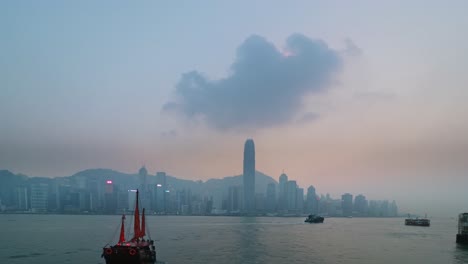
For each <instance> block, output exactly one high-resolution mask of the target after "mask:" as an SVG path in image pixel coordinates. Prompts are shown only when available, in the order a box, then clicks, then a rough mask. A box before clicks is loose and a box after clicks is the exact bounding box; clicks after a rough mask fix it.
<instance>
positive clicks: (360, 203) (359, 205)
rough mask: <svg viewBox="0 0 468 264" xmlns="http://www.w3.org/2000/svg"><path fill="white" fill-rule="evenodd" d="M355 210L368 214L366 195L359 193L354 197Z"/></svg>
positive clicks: (358, 212) (359, 213) (361, 213)
mask: <svg viewBox="0 0 468 264" xmlns="http://www.w3.org/2000/svg"><path fill="white" fill-rule="evenodd" d="M354 211H356V213H357V214H358V215H361V216H362V215H367V212H368V202H367V200H366V197H365V196H364V195H362V194H359V195H357V196H356V198H354Z"/></svg>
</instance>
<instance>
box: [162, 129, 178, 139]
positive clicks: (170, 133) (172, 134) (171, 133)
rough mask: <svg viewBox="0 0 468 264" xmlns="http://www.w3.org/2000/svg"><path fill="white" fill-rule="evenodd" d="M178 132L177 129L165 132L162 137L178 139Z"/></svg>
mask: <svg viewBox="0 0 468 264" xmlns="http://www.w3.org/2000/svg"><path fill="white" fill-rule="evenodd" d="M177 134H178V133H177V130H175V129H171V130H168V131H163V132H162V133H161V136H162V137H177Z"/></svg>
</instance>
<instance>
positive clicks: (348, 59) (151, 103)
mask: <svg viewBox="0 0 468 264" xmlns="http://www.w3.org/2000/svg"><path fill="white" fill-rule="evenodd" d="M467 5H468V3H467V2H465V1H450V2H449V3H444V2H442V1H411V2H406V1H391V2H381V1H379V2H375V1H353V2H346V3H344V2H338V1H300V2H294V3H287V4H285V3H279V2H271V1H255V2H254V3H252V2H251V1H235V2H232V3H220V2H219V3H218V2H214V1H213V2H204V3H200V2H195V1H194V2H186V3H184V4H183V5H181V4H180V3H179V4H176V3H159V2H150V1H148V2H140V3H138V4H135V3H130V2H128V3H116V2H112V3H111V2H106V1H102V2H92V1H80V2H75V3H70V2H63V3H61V2H29V3H28V4H27V5H26V4H25V3H23V2H17V1H6V2H3V3H2V4H0V6H1V8H0V32H1V34H2V41H1V42H0V57H1V59H0V169H8V170H10V171H12V172H14V173H23V174H26V175H28V176H45V177H60V176H69V175H72V174H74V173H76V172H78V171H81V170H85V169H89V168H111V169H114V170H117V171H122V172H126V173H136V172H137V170H138V169H139V168H140V167H141V166H142V165H145V166H146V168H147V169H148V171H149V173H150V174H152V175H154V174H155V172H156V171H166V172H167V173H168V174H169V175H173V176H176V177H178V178H183V179H190V180H208V179H210V178H221V177H225V176H230V175H239V174H242V159H243V155H242V154H243V147H244V145H243V144H244V142H245V139H246V138H253V139H254V140H255V151H256V169H257V170H258V171H261V172H263V173H265V174H267V175H270V176H272V177H274V178H275V179H276V180H278V177H279V175H280V174H281V173H282V172H283V170H284V171H285V172H286V173H287V174H288V176H289V177H290V178H293V179H295V180H296V181H297V183H298V185H300V186H301V187H303V188H307V187H308V186H309V185H314V186H315V188H316V189H317V192H318V193H322V194H326V193H330V194H331V195H333V196H336V197H339V196H340V195H341V194H343V193H346V192H350V193H353V194H359V193H365V194H366V195H367V196H368V197H372V198H373V199H388V200H396V201H398V205H399V207H400V209H401V211H404V212H414V213H416V214H424V213H427V214H428V215H434V216H436V215H437V216H440V215H444V216H447V215H448V216H456V214H457V213H459V212H462V211H466V210H468V206H467V205H466V202H465V201H467V200H468V192H466V186H468V177H467V173H468V162H467V161H468V138H467V136H466V135H467V134H468V115H467V114H466V113H468V111H467V110H468V109H467V108H468V106H467V104H466V102H465V101H466V98H467V96H468V91H467V90H466V84H467V83H468V75H466V74H465V71H466V70H465V69H467V68H468V53H467V50H466V47H467V46H468V36H467V35H466V34H462V32H463V29H465V28H467V27H468V18H467V17H466V15H464V13H465V10H466V8H467V7H468V6H467Z"/></svg>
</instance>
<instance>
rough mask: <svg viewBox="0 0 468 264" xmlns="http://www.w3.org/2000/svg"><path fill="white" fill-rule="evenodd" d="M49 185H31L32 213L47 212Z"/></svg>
mask: <svg viewBox="0 0 468 264" xmlns="http://www.w3.org/2000/svg"><path fill="white" fill-rule="evenodd" d="M48 191H49V185H48V184H46V183H33V184H31V210H32V212H33V213H42V212H46V211H47V202H48V197H47V194H48Z"/></svg>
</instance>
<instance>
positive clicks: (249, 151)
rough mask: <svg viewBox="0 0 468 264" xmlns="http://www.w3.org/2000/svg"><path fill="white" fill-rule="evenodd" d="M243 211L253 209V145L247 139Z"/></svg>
mask: <svg viewBox="0 0 468 264" xmlns="http://www.w3.org/2000/svg"><path fill="white" fill-rule="evenodd" d="M243 180H244V212H245V213H253V212H254V211H255V145H254V142H253V140H252V139H247V141H245V145H244V176H243Z"/></svg>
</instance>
